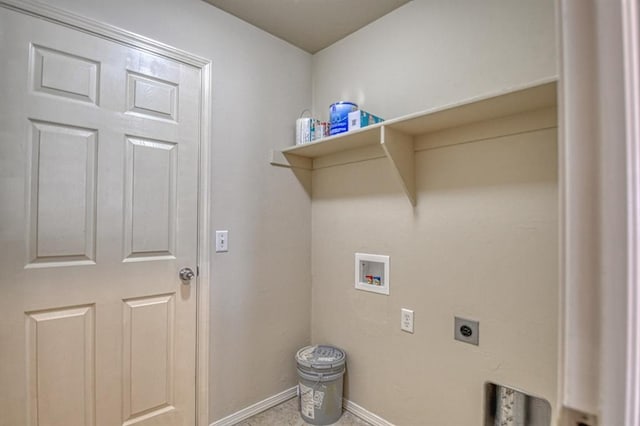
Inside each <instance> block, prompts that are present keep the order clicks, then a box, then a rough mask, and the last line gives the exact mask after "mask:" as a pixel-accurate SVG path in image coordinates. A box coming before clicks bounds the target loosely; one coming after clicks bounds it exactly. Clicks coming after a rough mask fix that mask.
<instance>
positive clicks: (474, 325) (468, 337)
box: [453, 317, 480, 346]
mask: <svg viewBox="0 0 640 426" xmlns="http://www.w3.org/2000/svg"><path fill="white" fill-rule="evenodd" d="M453 337H454V339H456V340H459V341H461V342H464V343H470V344H472V345H476V346H477V345H478V344H479V343H480V323H479V322H478V321H473V320H469V319H464V318H460V317H455V320H454V331H453Z"/></svg>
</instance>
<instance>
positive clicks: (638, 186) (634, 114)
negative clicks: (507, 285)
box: [622, 0, 640, 425]
mask: <svg viewBox="0 0 640 426" xmlns="http://www.w3.org/2000/svg"><path fill="white" fill-rule="evenodd" d="M639 21H640V8H639V7H638V3H637V2H635V1H627V0H623V2H622V24H623V33H622V35H623V43H624V67H625V70H624V71H625V96H626V99H625V102H626V105H625V107H626V108H625V109H626V131H627V135H626V139H627V168H628V173H627V217H628V227H629V232H628V234H627V235H628V237H627V238H628V239H627V244H628V248H627V253H628V254H627V256H628V258H627V264H628V266H627V267H628V276H627V303H628V305H627V366H626V367H627V374H626V377H627V383H626V398H625V399H626V400H625V424H627V425H640V363H639V361H638V359H640V358H639V357H640V350H639V348H638V345H640V42H639V41H638V37H640V22H639Z"/></svg>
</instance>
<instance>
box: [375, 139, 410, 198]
mask: <svg viewBox="0 0 640 426" xmlns="http://www.w3.org/2000/svg"><path fill="white" fill-rule="evenodd" d="M380 144H381V145H382V148H383V149H384V153H385V155H386V156H387V158H388V159H389V163H390V164H391V169H392V170H393V172H394V174H395V175H396V176H397V177H398V179H399V181H400V184H401V185H402V189H403V191H404V193H405V194H406V195H407V198H408V199H409V202H410V203H411V205H412V206H414V207H415V206H416V166H415V151H414V148H413V137H412V136H410V135H407V134H406V133H402V132H400V131H398V130H395V129H392V128H390V127H387V126H382V127H381V128H380Z"/></svg>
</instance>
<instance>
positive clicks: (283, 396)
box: [210, 386, 395, 426]
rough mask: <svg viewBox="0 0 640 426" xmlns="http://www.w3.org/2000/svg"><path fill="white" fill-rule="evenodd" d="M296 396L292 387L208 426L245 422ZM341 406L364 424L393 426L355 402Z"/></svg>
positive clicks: (344, 401)
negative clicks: (364, 422)
mask: <svg viewBox="0 0 640 426" xmlns="http://www.w3.org/2000/svg"><path fill="white" fill-rule="evenodd" d="M297 395H298V387H297V386H294V387H292V388H289V389H287V390H284V391H282V392H280V393H278V394H275V395H273V396H270V397H269V398H267V399H263V400H262V401H260V402H257V403H255V404H253V405H250V406H248V407H247V408H243V409H242V410H240V411H237V412H235V413H233V414H231V415H229V416H227V417H225V418H223V419H220V420H216V421H215V422H213V423H211V425H210V426H233V425H235V424H237V423H240V422H241V421H243V420H247V419H248V418H249V417H252V416H255V415H256V414H259V413H262V412H263V411H266V410H268V409H269V408H271V407H275V406H276V405H278V404H281V403H283V402H285V401H288V400H290V399H291V398H294V397H296V396H297ZM342 406H343V407H344V409H345V410H347V411H348V412H350V413H351V414H353V415H355V416H357V417H359V418H361V419H362V420H364V421H366V422H369V423H371V425H372V426H395V425H394V424H393V423H390V422H388V421H386V420H385V419H383V418H382V417H380V416H378V415H377V414H373V413H372V412H371V411H369V410H367V409H365V408H363V407H361V406H359V405H358V404H356V403H355V402H352V401H349V400H348V399H343V400H342Z"/></svg>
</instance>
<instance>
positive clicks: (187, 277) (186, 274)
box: [178, 268, 196, 282]
mask: <svg viewBox="0 0 640 426" xmlns="http://www.w3.org/2000/svg"><path fill="white" fill-rule="evenodd" d="M178 274H179V275H180V279H181V280H182V281H184V282H188V281H191V279H192V278H193V277H195V276H196V274H194V273H193V270H192V269H191V268H182V269H180V272H178Z"/></svg>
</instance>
